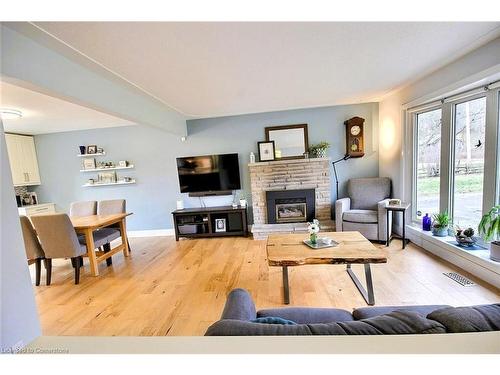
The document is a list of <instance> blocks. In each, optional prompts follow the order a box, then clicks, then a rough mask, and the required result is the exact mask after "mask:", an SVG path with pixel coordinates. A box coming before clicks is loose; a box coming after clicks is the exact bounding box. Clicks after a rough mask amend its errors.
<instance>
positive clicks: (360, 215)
mask: <svg viewBox="0 0 500 375" xmlns="http://www.w3.org/2000/svg"><path fill="white" fill-rule="evenodd" d="M347 196H348V197H347V198H342V199H339V200H337V201H336V202H335V227H336V231H337V232H346V231H358V232H361V234H362V235H363V236H365V237H366V238H368V239H369V240H373V241H380V242H382V241H384V242H385V241H386V240H387V222H386V209H385V207H386V206H387V205H388V204H389V199H388V198H390V196H391V179H390V178H387V177H371V178H351V179H350V180H349V181H348V182H347ZM391 225H392V217H389V233H391Z"/></svg>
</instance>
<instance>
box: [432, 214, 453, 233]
mask: <svg viewBox="0 0 500 375" xmlns="http://www.w3.org/2000/svg"><path fill="white" fill-rule="evenodd" d="M432 219H433V221H432V235H433V236H436V237H446V236H447V235H448V227H449V225H450V223H451V219H450V216H449V215H448V213H447V212H441V213H439V214H435V215H433V216H432Z"/></svg>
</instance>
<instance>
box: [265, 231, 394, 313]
mask: <svg viewBox="0 0 500 375" xmlns="http://www.w3.org/2000/svg"><path fill="white" fill-rule="evenodd" d="M307 237H308V234H304V233H301V234H273V235H270V236H269V237H268V239H267V259H268V263H269V265H270V266H278V267H282V269H283V289H284V296H285V304H287V305H288V304H289V303H290V289H289V285H288V267H292V266H303V265H308V264H310V265H314V264H346V265H347V273H348V274H349V276H350V277H351V279H352V281H353V282H354V285H356V288H358V290H359V292H360V293H361V295H362V296H363V298H364V299H365V301H366V303H367V304H368V305H374V304H375V296H374V294H373V281H372V274H371V269H370V264H371V263H387V257H386V255H385V253H384V251H383V250H381V249H379V248H376V247H375V246H373V244H372V243H371V242H370V241H368V240H367V239H366V238H365V237H363V236H362V235H361V233H359V232H321V233H319V237H329V238H332V239H333V240H335V241H337V242H338V243H339V245H338V246H336V247H329V248H326V249H319V250H315V249H311V248H310V247H308V246H306V245H305V244H304V243H303V242H302V241H303V240H304V239H306V238H307ZM356 263H359V264H364V267H365V277H366V289H365V288H364V287H363V285H362V284H361V282H360V281H359V280H358V278H357V277H356V275H355V274H354V272H353V271H352V269H351V264H356Z"/></svg>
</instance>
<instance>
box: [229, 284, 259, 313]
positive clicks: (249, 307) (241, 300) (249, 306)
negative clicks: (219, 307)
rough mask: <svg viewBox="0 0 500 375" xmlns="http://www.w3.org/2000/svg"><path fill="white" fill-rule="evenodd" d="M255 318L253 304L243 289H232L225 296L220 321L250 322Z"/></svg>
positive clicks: (248, 294)
mask: <svg viewBox="0 0 500 375" xmlns="http://www.w3.org/2000/svg"><path fill="white" fill-rule="evenodd" d="M256 317H257V314H256V311H255V304H254V303H253V300H252V297H251V296H250V293H248V292H247V291H246V290H245V289H241V288H236V289H233V290H232V291H231V292H230V293H229V294H228V296H227V300H226V305H225V306H224V311H222V316H221V319H236V320H252V319H255V318H256Z"/></svg>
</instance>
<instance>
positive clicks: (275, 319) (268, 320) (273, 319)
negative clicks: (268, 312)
mask: <svg viewBox="0 0 500 375" xmlns="http://www.w3.org/2000/svg"><path fill="white" fill-rule="evenodd" d="M250 322H251V323H264V324H290V325H293V324H297V323H295V322H294V321H291V320H288V319H283V318H280V317H279V316H266V317H264V318H257V319H252V320H250Z"/></svg>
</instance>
